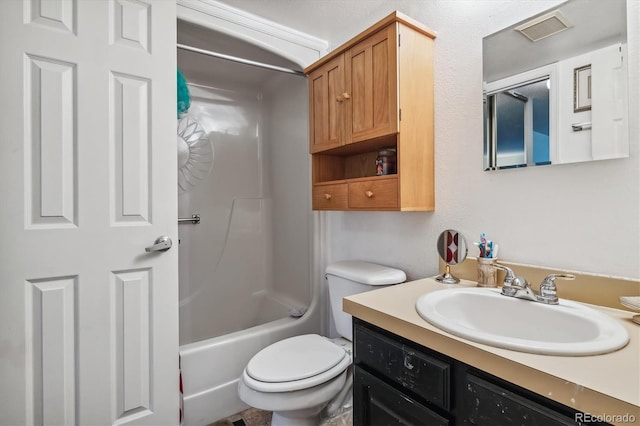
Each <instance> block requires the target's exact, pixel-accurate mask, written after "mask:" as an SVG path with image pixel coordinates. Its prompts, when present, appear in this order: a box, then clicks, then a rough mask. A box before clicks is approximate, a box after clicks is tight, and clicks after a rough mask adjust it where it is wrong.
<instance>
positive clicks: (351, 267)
mask: <svg viewBox="0 0 640 426" xmlns="http://www.w3.org/2000/svg"><path fill="white" fill-rule="evenodd" d="M325 272H326V275H325V276H326V278H327V283H328V286H329V300H330V303H331V313H332V314H333V320H334V322H335V325H336V330H337V331H338V333H339V334H340V335H341V336H342V337H344V338H346V339H349V340H353V330H352V328H351V315H349V314H347V313H344V312H342V298H343V297H346V296H350V295H352V294H357V293H364V292H365V291H370V290H374V289H377V288H382V287H386V286H388V285H393V284H398V283H401V282H404V281H405V280H406V279H407V276H406V275H405V273H404V272H403V271H401V270H400V269H395V268H390V267H388V266H382V265H378V264H375V263H370V262H364V261H361V260H343V261H341V262H336V263H332V264H331V265H329V266H327V269H326V271H325Z"/></svg>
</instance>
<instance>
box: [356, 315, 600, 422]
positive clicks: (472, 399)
mask: <svg viewBox="0 0 640 426" xmlns="http://www.w3.org/2000/svg"><path fill="white" fill-rule="evenodd" d="M353 324H354V325H353V327H354V329H353V331H354V333H353V337H354V339H353V348H354V384H353V424H354V426H358V425H376V426H382V425H398V424H402V425H487V426H489V425H501V426H507V425H518V426H520V425H522V426H529V425H531V426H533V425H545V426H554V425H558V426H559V425H580V424H582V423H581V422H579V421H575V420H574V419H576V418H578V419H580V418H581V417H580V416H578V417H576V413H578V412H577V411H576V410H573V409H571V408H570V407H566V406H564V405H561V404H558V403H557V402H554V401H552V400H550V399H547V398H545V397H543V396H541V395H538V394H535V393H533V392H530V391H528V390H526V389H523V388H521V387H519V386H516V385H514V384H512V383H509V382H506V381H504V380H502V379H500V378H498V377H496V376H493V375H490V374H488V373H486V372H483V371H481V370H478V369H475V368H473V367H471V366H469V365H467V364H464V363H462V362H460V361H457V360H455V359H452V358H449V357H447V356H445V355H443V354H441V353H438V352H435V351H433V350H431V349H428V348H426V347H424V346H421V345H418V344H416V343H414V342H411V341H409V340H406V339H404V338H402V337H400V336H397V335H395V334H392V333H390V332H388V331H386V330H382V329H380V328H378V327H375V326H373V325H371V324H368V323H366V322H364V321H362V320H360V319H357V318H354V320H353ZM589 424H590V425H591V424H601V425H602V424H606V423H595V422H590V423H589Z"/></svg>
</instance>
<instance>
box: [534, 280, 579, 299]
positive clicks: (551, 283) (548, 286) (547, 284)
mask: <svg viewBox="0 0 640 426" xmlns="http://www.w3.org/2000/svg"><path fill="white" fill-rule="evenodd" d="M556 278H559V279H562V280H574V279H575V278H576V276H575V275H571V274H551V275H547V276H546V278H545V279H544V280H542V283H541V284H540V296H539V297H538V300H539V301H540V302H542V303H546V304H549V305H557V304H558V288H557V287H556V283H555V280H556Z"/></svg>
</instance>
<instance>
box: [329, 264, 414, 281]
mask: <svg viewBox="0 0 640 426" xmlns="http://www.w3.org/2000/svg"><path fill="white" fill-rule="evenodd" d="M325 272H326V273H327V275H335V276H337V277H341V278H346V279H348V280H351V281H355V282H358V283H361V284H368V285H389V284H398V283H401V282H404V281H406V279H407V276H406V274H405V273H404V271H401V270H400V269H395V268H390V267H388V266H383V265H378V264H376V263H370V262H364V261H362V260H343V261H340V262H335V263H332V264H331V265H329V266H327V269H326V270H325Z"/></svg>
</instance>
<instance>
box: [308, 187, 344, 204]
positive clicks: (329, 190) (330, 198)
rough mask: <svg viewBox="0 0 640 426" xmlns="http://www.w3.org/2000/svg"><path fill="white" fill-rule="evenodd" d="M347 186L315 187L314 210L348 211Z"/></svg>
mask: <svg viewBox="0 0 640 426" xmlns="http://www.w3.org/2000/svg"><path fill="white" fill-rule="evenodd" d="M346 208H347V184H346V183H338V184H333V185H316V186H314V187H313V209H314V210H346Z"/></svg>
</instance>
